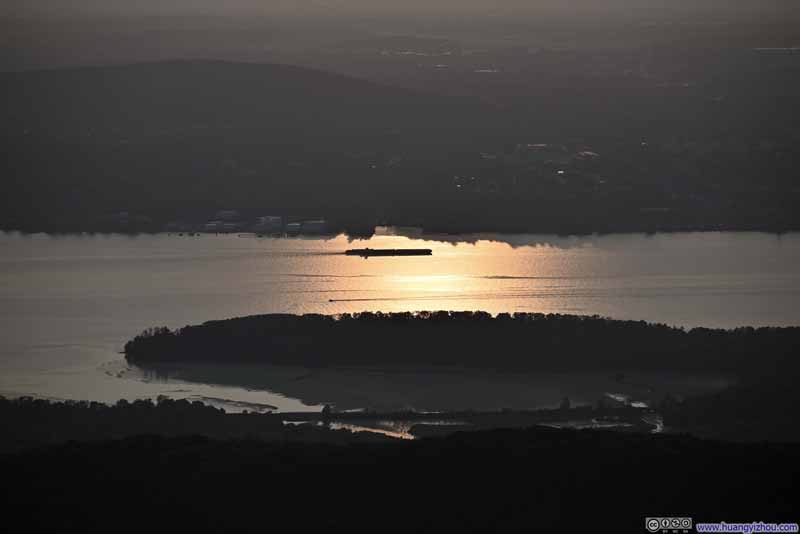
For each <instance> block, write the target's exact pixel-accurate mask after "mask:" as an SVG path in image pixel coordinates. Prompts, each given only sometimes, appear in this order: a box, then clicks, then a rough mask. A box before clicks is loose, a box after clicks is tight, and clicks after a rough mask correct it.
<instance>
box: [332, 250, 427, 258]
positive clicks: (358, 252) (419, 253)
mask: <svg viewBox="0 0 800 534" xmlns="http://www.w3.org/2000/svg"><path fill="white" fill-rule="evenodd" d="M344 253H345V254H346V255H348V256H361V257H362V258H369V257H371V256H431V255H432V254H433V251H432V250H431V249H429V248H383V249H381V248H351V249H349V250H346V251H345V252H344Z"/></svg>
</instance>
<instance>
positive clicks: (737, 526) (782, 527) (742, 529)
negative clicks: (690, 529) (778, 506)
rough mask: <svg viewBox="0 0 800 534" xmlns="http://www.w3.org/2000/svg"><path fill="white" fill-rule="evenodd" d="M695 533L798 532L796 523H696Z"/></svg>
mask: <svg viewBox="0 0 800 534" xmlns="http://www.w3.org/2000/svg"><path fill="white" fill-rule="evenodd" d="M695 528H696V529H697V532H726V533H731V532H736V533H739V534H752V533H756V532H800V527H799V526H798V524H797V523H765V522H763V521H753V522H752V523H726V522H725V521H721V522H719V523H697V524H696V525H695Z"/></svg>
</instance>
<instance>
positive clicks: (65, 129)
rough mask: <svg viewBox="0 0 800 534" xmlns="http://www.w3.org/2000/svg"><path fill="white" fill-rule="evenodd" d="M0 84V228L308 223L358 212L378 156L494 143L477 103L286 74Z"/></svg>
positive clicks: (173, 65) (224, 69)
mask: <svg viewBox="0 0 800 534" xmlns="http://www.w3.org/2000/svg"><path fill="white" fill-rule="evenodd" d="M0 87H2V89H0V91H2V103H1V104H0V143H1V144H2V146H3V152H4V153H5V156H6V157H4V158H3V162H2V163H0V171H2V174H3V176H4V183H5V184H6V189H5V191H4V195H3V201H2V204H1V205H0V213H2V214H3V215H2V217H0V218H2V220H0V226H2V227H4V228H23V229H37V228H45V229H53V228H55V229H63V230H71V229H74V228H84V229H85V228H86V227H87V226H89V227H91V226H92V220H93V219H92V218H95V219H96V218H97V217H98V216H99V215H101V214H104V213H111V212H114V211H120V210H126V211H133V212H137V213H146V214H148V215H150V216H152V217H154V218H156V219H157V220H162V219H163V218H166V217H171V216H173V215H174V214H181V215H183V214H186V213H187V212H188V213H192V212H198V213H203V214H206V213H207V211H208V210H209V209H215V208H220V207H221V206H228V207H235V208H238V209H247V208H248V207H272V209H277V208H281V209H282V210H290V211H291V210H293V209H294V210H297V211H299V212H303V211H304V210H305V211H311V212H313V213H315V214H318V213H321V212H327V210H326V207H328V206H333V207H334V208H341V207H342V206H343V205H344V204H347V203H357V202H358V200H359V199H358V198H356V197H357V195H358V194H359V190H360V189H361V188H363V186H364V184H365V183H369V182H368V180H372V181H374V180H375V171H374V170H373V167H374V165H373V162H375V161H376V158H377V159H381V158H384V159H385V158H390V157H392V156H391V155H392V154H403V153H405V152H408V151H419V150H428V149H429V148H430V147H433V145H434V141H435V145H436V148H435V150H445V149H446V148H445V147H447V146H448V144H451V143H454V144H461V143H464V142H466V143H474V142H477V141H478V140H477V139H476V138H475V137H470V136H468V135H467V134H466V126H468V125H470V124H480V126H481V129H482V131H483V133H482V134H481V135H487V136H488V135H491V133H492V125H491V121H492V120H493V119H492V118H491V116H490V115H489V114H488V113H487V111H486V108H485V107H483V106H482V105H480V104H479V103H478V102H477V101H476V100H473V99H469V98H452V97H450V98H445V97H438V96H431V95H426V94H422V93H419V92H415V91H411V90H404V89H393V88H389V87H385V86H381V85H378V84H375V83H372V82H367V81H362V80H357V79H354V78H350V77H346V76H342V75H336V74H331V73H326V72H321V71H316V70H311V69H304V68H299V67H292V66H286V65H269V64H249V63H228V62H218V61H180V62H164V63H150V64H137V65H129V66H114V67H91V68H75V69H58V70H46V71H28V72H15V73H2V74H0ZM474 133H475V132H474V131H473V132H472V134H470V135H473V136H474ZM370 173H371V174H370ZM323 192H324V194H322V193H323ZM323 198H326V199H329V200H325V201H323V200H321V199H323ZM323 214H326V213H323Z"/></svg>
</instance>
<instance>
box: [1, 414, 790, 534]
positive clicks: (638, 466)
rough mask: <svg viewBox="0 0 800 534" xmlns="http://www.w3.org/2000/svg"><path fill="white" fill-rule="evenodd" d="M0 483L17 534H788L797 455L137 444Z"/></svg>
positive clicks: (51, 460) (541, 444) (582, 444)
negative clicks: (673, 520)
mask: <svg viewBox="0 0 800 534" xmlns="http://www.w3.org/2000/svg"><path fill="white" fill-rule="evenodd" d="M0 470H2V472H3V479H4V488H5V489H6V492H7V493H8V494H7V495H6V497H5V498H4V503H5V505H6V506H5V510H6V517H5V520H6V521H7V522H9V523H11V524H19V525H24V526H25V527H26V530H27V531H36V530H38V529H54V528H58V529H59V531H69V532H72V531H81V532H94V531H98V532H99V531H102V532H108V531H109V529H110V527H113V528H111V529H112V530H114V531H119V530H125V531H138V532H141V531H144V530H145V529H148V530H149V529H151V528H152V527H153V526H154V525H156V526H157V528H158V530H159V531H164V530H166V529H168V528H175V527H179V529H180V530H179V531H182V532H239V531H246V532H284V531H288V529H289V528H291V531H299V532H376V531H382V532H401V531H402V532H408V531H414V532H435V533H437V534H438V533H441V532H582V531H585V530H586V528H588V527H591V528H592V529H593V530H594V531H602V532H644V531H645V530H644V518H645V517H646V516H652V515H661V516H663V515H679V516H690V517H692V518H693V519H694V521H695V522H698V521H719V520H725V521H729V522H731V521H748V522H749V521H753V520H763V521H776V522H780V521H793V520H795V519H796V502H795V499H794V498H793V497H792V496H793V495H794V491H793V489H794V485H795V481H796V480H797V477H798V476H800V446H798V445H796V444H793V445H772V444H748V445H743V444H733V443H723V442H714V441H702V440H698V439H694V438H689V437H686V436H662V437H655V436H651V435H646V434H619V433H610V432H601V431H569V430H555V429H546V428H531V429H527V430H495V431H489V432H475V433H457V434H454V435H452V436H448V437H446V438H437V439H423V440H419V441H415V442H392V443H375V444H357V445H346V446H335V445H324V444H298V443H287V442H280V441H279V442H264V441H259V440H232V441H223V440H210V439H207V438H203V437H178V438H164V437H156V436H142V437H136V438H128V439H124V440H119V441H105V442H95V443H69V444H66V445H63V446H58V447H51V448H47V449H40V450H33V451H27V452H24V453H19V454H14V455H4V456H3V455H0ZM578 512H579V513H578ZM140 529H141V530H140Z"/></svg>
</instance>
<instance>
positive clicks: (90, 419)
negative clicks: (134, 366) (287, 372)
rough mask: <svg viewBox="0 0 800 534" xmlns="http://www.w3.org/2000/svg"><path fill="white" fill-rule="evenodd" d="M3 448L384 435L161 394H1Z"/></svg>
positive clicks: (0, 445)
mask: <svg viewBox="0 0 800 534" xmlns="http://www.w3.org/2000/svg"><path fill="white" fill-rule="evenodd" d="M0 427H2V428H3V433H2V437H0V452H9V451H15V450H22V449H26V448H30V447H40V446H44V445H50V444H57V443H64V442H67V441H95V440H109V439H119V438H124V437H128V436H138V435H144V434H153V435H159V436H192V435H195V436H207V437H211V438H217V439H244V438H251V439H262V440H288V441H324V442H326V443H347V442H351V441H356V440H359V441H369V440H372V441H375V440H381V439H383V438H382V436H380V435H377V434H368V433H358V434H356V433H352V432H350V431H348V430H328V429H324V428H320V427H315V426H312V425H303V426H296V425H288V426H285V425H284V424H283V422H282V420H281V419H280V417H277V416H273V415H271V414H257V413H239V414H234V413H226V412H225V411H223V410H222V409H219V408H214V407H212V406H207V405H205V404H203V403H202V402H200V401H194V402H189V401H187V400H183V399H180V400H174V399H169V398H166V397H159V399H158V401H157V402H155V403H154V402H153V401H151V400H149V399H140V400H136V401H133V402H129V401H126V400H120V401H118V402H117V403H116V404H114V405H113V406H109V405H106V404H103V403H99V402H88V401H65V402H52V401H48V400H44V399H34V398H30V397H21V398H18V399H5V398H3V397H0Z"/></svg>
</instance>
